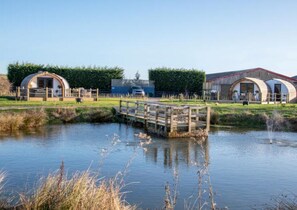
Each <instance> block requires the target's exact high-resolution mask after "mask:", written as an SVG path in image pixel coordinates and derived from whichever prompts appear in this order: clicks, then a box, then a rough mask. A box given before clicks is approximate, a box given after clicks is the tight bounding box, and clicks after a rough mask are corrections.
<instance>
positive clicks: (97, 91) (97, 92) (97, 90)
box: [96, 88, 99, 101]
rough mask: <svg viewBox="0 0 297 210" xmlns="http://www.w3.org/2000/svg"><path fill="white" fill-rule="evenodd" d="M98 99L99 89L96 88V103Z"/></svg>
mask: <svg viewBox="0 0 297 210" xmlns="http://www.w3.org/2000/svg"><path fill="white" fill-rule="evenodd" d="M98 98H99V89H98V88H97V89H96V101H98Z"/></svg>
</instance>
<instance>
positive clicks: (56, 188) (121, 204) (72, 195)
mask: <svg viewBox="0 0 297 210" xmlns="http://www.w3.org/2000/svg"><path fill="white" fill-rule="evenodd" d="M3 180H4V174H3V173H0V190H1V181H3ZM121 187H122V186H121V185H120V184H118V183H117V182H116V180H115V179H109V180H105V179H99V177H98V176H97V175H96V174H91V173H90V172H88V171H85V172H82V173H79V172H77V173H75V174H74V175H72V176H71V177H70V178H67V176H66V175H65V174H64V169H63V167H61V169H60V170H59V171H58V172H56V173H53V174H50V175H48V176H47V177H45V178H42V179H41V180H40V181H39V183H38V185H37V187H36V189H34V190H33V191H32V192H27V193H20V194H19V196H18V197H19V198H18V201H17V202H16V204H15V205H13V204H11V203H10V202H9V200H8V201H7V199H4V198H3V199H2V200H1V201H0V209H19V210H38V209H51V210H58V209H86V210H87V209H110V210H114V209H118V210H132V209H136V207H135V206H131V205H129V204H128V203H127V202H126V201H125V200H124V198H123V197H122V193H121ZM0 195H1V192H0Z"/></svg>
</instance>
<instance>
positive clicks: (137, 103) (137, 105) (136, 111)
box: [135, 101, 139, 118]
mask: <svg viewBox="0 0 297 210" xmlns="http://www.w3.org/2000/svg"><path fill="white" fill-rule="evenodd" d="M138 108H139V102H138V101H136V109H135V118H136V117H137V114H138Z"/></svg>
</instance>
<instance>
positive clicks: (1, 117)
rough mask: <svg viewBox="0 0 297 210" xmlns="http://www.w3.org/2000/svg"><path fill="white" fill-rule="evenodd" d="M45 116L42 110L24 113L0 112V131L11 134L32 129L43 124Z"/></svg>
mask: <svg viewBox="0 0 297 210" xmlns="http://www.w3.org/2000/svg"><path fill="white" fill-rule="evenodd" d="M46 118H47V115H46V113H45V111H44V110H43V109H40V110H29V111H26V112H0V131H2V132H8V131H9V132H13V131H18V130H26V129H34V128H38V127H40V126H42V125H44V124H45V122H46Z"/></svg>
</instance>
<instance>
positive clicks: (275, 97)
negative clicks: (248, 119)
mask: <svg viewBox="0 0 297 210" xmlns="http://www.w3.org/2000/svg"><path fill="white" fill-rule="evenodd" d="M274 103H275V104H276V93H274Z"/></svg>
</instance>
